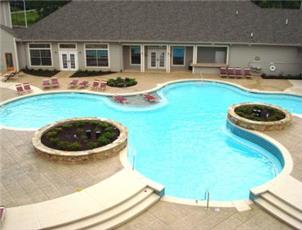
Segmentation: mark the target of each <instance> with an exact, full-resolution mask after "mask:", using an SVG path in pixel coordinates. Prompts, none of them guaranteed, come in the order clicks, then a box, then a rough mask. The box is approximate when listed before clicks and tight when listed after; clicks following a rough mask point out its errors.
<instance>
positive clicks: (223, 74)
mask: <svg viewBox="0 0 302 230" xmlns="http://www.w3.org/2000/svg"><path fill="white" fill-rule="evenodd" d="M219 72H220V77H223V78H225V77H226V76H227V73H228V72H227V68H226V67H220V69H219Z"/></svg>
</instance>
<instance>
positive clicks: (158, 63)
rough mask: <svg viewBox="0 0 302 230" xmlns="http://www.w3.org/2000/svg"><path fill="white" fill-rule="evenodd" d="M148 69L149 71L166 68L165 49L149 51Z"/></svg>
mask: <svg viewBox="0 0 302 230" xmlns="http://www.w3.org/2000/svg"><path fill="white" fill-rule="evenodd" d="M148 59H149V61H148V67H149V69H165V68H166V50H165V49H160V48H157V49H149V50H148Z"/></svg>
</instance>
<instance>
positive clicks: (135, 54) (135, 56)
mask: <svg viewBox="0 0 302 230" xmlns="http://www.w3.org/2000/svg"><path fill="white" fill-rule="evenodd" d="M130 55H131V65H140V64H141V48H140V47H139V46H132V47H131V54H130Z"/></svg>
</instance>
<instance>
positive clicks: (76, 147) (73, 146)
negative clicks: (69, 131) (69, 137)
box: [67, 142, 81, 151]
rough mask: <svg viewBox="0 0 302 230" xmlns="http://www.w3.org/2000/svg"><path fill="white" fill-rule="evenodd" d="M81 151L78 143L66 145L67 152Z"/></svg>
mask: <svg viewBox="0 0 302 230" xmlns="http://www.w3.org/2000/svg"><path fill="white" fill-rule="evenodd" d="M80 149H81V144H80V143H79V142H73V143H70V144H69V145H67V150H70V151H77V150H80Z"/></svg>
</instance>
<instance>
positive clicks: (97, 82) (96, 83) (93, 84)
mask: <svg viewBox="0 0 302 230" xmlns="http://www.w3.org/2000/svg"><path fill="white" fill-rule="evenodd" d="M99 85H100V81H99V80H94V81H93V82H92V86H91V89H92V90H98V88H99Z"/></svg>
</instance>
